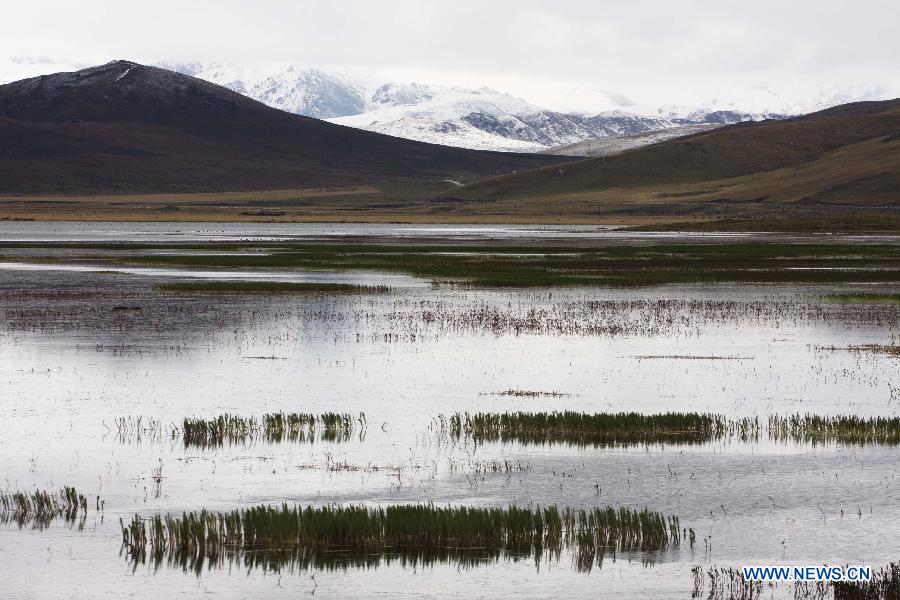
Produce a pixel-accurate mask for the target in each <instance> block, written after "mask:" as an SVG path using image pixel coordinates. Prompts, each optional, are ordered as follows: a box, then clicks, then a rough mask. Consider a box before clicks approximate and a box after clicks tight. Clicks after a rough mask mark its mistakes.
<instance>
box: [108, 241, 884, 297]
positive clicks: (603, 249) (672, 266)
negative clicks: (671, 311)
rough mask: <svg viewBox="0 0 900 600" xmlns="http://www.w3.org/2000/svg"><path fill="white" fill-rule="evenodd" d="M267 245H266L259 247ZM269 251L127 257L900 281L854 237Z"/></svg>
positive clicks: (457, 274)
mask: <svg viewBox="0 0 900 600" xmlns="http://www.w3.org/2000/svg"><path fill="white" fill-rule="evenodd" d="M259 247H260V249H263V248H265V246H263V245H260V246H259ZM269 250H271V251H270V252H268V253H266V254H260V253H255V254H254V253H248V254H246V255H240V256H214V255H192V256H185V255H182V256H176V255H158V254H148V255H140V256H128V257H122V258H121V259H119V260H121V261H123V262H128V263H139V264H152V265H179V266H186V267H191V266H193V267H249V268H267V267H268V268H287V269H291V268H297V269H328V270H362V271H388V272H395V273H397V272H399V273H406V274H409V275H413V276H417V277H423V278H428V279H431V280H433V281H439V282H453V283H456V284H462V285H471V286H475V287H505V286H514V287H545V286H598V285H610V286H633V285H659V284H669V283H714V282H725V281H727V282H754V283H766V282H768V283H779V282H829V283H833V282H897V281H900V268H898V266H897V265H898V262H897V260H898V258H900V248H898V247H896V246H891V245H884V244H882V245H848V244H843V245H842V244H779V243H733V244H732V243H724V244H648V245H617V246H612V245H607V246H600V247H588V248H586V247H577V246H540V245H535V244H534V243H530V244H528V245H524V244H521V243H518V244H515V243H511V244H508V245H497V244H492V245H479V246H474V247H473V246H465V247H461V246H459V245H451V244H443V245H431V246H421V245H398V244H381V245H374V244H280V245H279V246H278V247H277V248H269Z"/></svg>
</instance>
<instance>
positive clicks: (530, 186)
mask: <svg viewBox="0 0 900 600" xmlns="http://www.w3.org/2000/svg"><path fill="white" fill-rule="evenodd" d="M445 198H446V199H447V200H453V201H455V202H457V203H458V204H459V203H479V204H482V205H495V206H502V205H507V206H508V205H510V204H513V205H514V206H517V207H518V210H520V211H524V212H528V211H534V212H541V211H543V212H546V213H547V214H551V215H552V214H556V215H591V214H593V215H596V216H602V215H606V216H611V215H636V214H642V215H645V216H648V215H668V216H673V217H678V216H682V217H716V218H727V217H744V218H748V217H754V218H773V217H783V216H787V215H793V216H795V217H806V218H813V217H822V216H828V215H833V216H835V217H836V218H837V217H842V218H843V217H844V216H849V217H850V218H851V219H865V218H867V216H866V215H871V214H874V213H878V214H881V215H885V216H886V217H887V219H888V220H890V219H892V218H894V216H896V211H897V209H898V207H900V101H897V100H894V101H887V102H865V103H856V104H848V105H844V106H839V107H836V108H833V109H829V110H825V111H822V112H819V113H814V114H811V115H807V116H804V117H800V118H795V119H790V120H786V121H769V122H763V123H748V124H740V125H733V126H730V127H724V128H721V129H716V130H713V131H710V132H705V133H701V134H698V135H694V136H690V137H687V138H680V139H677V140H672V141H669V142H664V143H661V144H658V145H654V146H650V147H646V148H641V149H637V150H632V151H629V152H625V153H623V154H620V155H618V156H609V157H602V158H595V159H588V160H583V161H579V162H575V163H570V164H567V165H562V166H555V167H550V168H542V169H536V170H533V171H529V172H525V173H517V174H512V175H506V176H501V177H494V178H489V179H484V180H481V181H478V182H475V183H472V184H469V185H467V186H465V187H463V188H460V189H458V190H453V191H450V192H447V193H445Z"/></svg>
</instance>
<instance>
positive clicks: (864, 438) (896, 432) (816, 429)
mask: <svg viewBox="0 0 900 600" xmlns="http://www.w3.org/2000/svg"><path fill="white" fill-rule="evenodd" d="M768 430H769V437H770V438H771V439H773V440H776V441H778V440H781V441H794V442H810V443H813V444H817V443H826V442H843V443H850V444H887V445H896V444H900V417H859V416H856V415H851V416H835V417H828V416H825V417H823V416H818V415H809V414H807V415H799V414H796V415H789V416H784V417H783V416H778V415H773V416H770V417H769V427H768Z"/></svg>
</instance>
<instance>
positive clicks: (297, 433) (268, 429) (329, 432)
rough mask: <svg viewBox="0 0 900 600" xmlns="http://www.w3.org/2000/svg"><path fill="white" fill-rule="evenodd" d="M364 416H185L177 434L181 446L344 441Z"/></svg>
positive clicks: (362, 423)
mask: <svg viewBox="0 0 900 600" xmlns="http://www.w3.org/2000/svg"><path fill="white" fill-rule="evenodd" d="M365 424H366V418H365V415H364V414H362V413H360V415H359V417H354V416H353V415H350V414H348V413H323V414H320V415H314V414H310V413H283V412H281V413H267V414H265V415H263V416H262V419H261V420H257V419H256V418H255V417H241V416H237V415H231V414H223V415H219V416H218V417H215V418H212V419H203V418H193V417H192V418H185V419H184V420H183V421H182V424H181V437H182V440H183V441H184V445H185V446H195V447H201V448H205V447H213V446H222V445H224V444H226V443H228V444H245V443H250V442H253V441H256V440H257V439H263V440H265V441H267V442H283V441H289V442H314V441H316V440H321V441H328V442H345V441H348V440H349V439H350V438H351V437H352V436H353V433H354V431H355V430H357V429H358V430H359V432H360V435H363V433H364V432H365Z"/></svg>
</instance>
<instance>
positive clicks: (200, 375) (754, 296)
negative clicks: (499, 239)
mask: <svg viewBox="0 0 900 600" xmlns="http://www.w3.org/2000/svg"><path fill="white" fill-rule="evenodd" d="M133 271H134V272H129V273H118V274H113V273H102V272H101V273H98V272H96V271H95V270H92V269H83V270H82V269H78V270H62V271H61V270H46V269H39V270H34V269H30V270H22V269H18V270H2V271H0V382H2V386H3V397H2V400H0V407H2V408H0V414H2V419H0V456H2V457H3V460H2V462H0V484H2V486H3V488H5V489H31V488H32V487H36V488H39V489H56V488H58V487H60V486H62V485H74V486H75V487H77V488H78V489H79V490H80V491H82V492H83V493H85V494H87V495H88V496H89V498H90V499H91V501H90V502H89V504H90V505H91V509H93V501H92V499H93V498H94V496H95V495H97V494H99V495H100V496H101V497H102V498H103V499H104V500H105V508H104V511H103V514H102V518H103V522H102V523H101V522H100V520H99V517H98V515H97V513H96V511H94V510H91V511H90V513H89V515H88V520H87V522H86V526H85V530H84V531H78V530H74V531H73V530H69V529H67V528H66V527H65V526H63V525H62V524H57V525H54V526H52V527H50V528H49V529H47V530H45V531H31V530H27V529H26V530H23V531H20V530H18V529H17V528H15V527H9V526H7V527H0V575H2V580H3V582H4V585H3V587H2V588H0V596H3V597H16V598H22V597H78V598H105V597H122V596H125V595H128V596H133V597H146V598H151V597H152V598H156V597H170V596H177V595H185V596H187V595H191V596H193V595H196V594H198V593H210V594H216V595H217V596H219V597H225V598H231V597H235V598H237V597H259V596H272V597H281V596H285V597H287V596H292V597H295V596H296V595H298V594H301V593H308V592H312V591H315V593H316V594H317V595H320V596H323V597H370V596H379V595H380V596H386V597H403V596H405V597H423V596H425V597H427V596H433V597H486V596H489V597H495V596H503V595H508V594H509V593H511V592H512V591H515V593H516V594H517V595H521V596H524V597H554V596H557V597H586V596H591V597H594V596H598V595H599V596H607V597H635V598H640V597H646V598H673V597H688V596H689V595H690V591H691V585H692V577H691V573H690V567H691V566H693V565H695V564H704V565H712V564H717V565H725V564H730V565H736V566H741V565H743V564H770V563H793V564H818V563H822V562H830V563H836V564H846V563H851V564H854V563H862V564H869V565H872V566H873V567H878V566H881V565H883V564H886V563H887V562H890V561H892V560H896V559H897V555H896V552H897V544H896V539H897V536H898V534H900V523H898V522H897V519H896V514H897V507H898V504H900V489H898V487H897V486H898V485H900V481H898V474H900V473H898V471H900V467H898V465H900V462H898V458H900V448H898V447H885V446H865V447H859V446H852V445H843V444H828V445H824V446H811V445H807V444H794V443H775V442H771V441H769V440H768V439H765V438H763V439H760V440H759V441H756V442H740V441H736V440H732V441H719V442H715V443H709V444H703V445H698V446H678V445H671V446H650V447H629V448H606V449H599V448H592V447H572V446H566V445H543V446H534V445H531V446H527V445H519V444H499V443H493V444H484V445H479V446H477V447H476V446H474V445H472V444H462V443H456V444H454V443H450V442H449V441H448V440H446V439H443V438H441V437H439V436H438V435H436V434H435V432H434V431H433V430H430V428H429V425H430V424H431V422H432V420H433V419H434V418H435V417H437V416H438V415H441V414H445V415H446V414H450V413H453V412H456V411H471V412H474V411H491V412H497V411H505V410H534V411H539V410H577V411H584V412H597V411H620V410H623V411H632V410H633V411H639V412H648V413H650V412H660V411H669V410H686V411H687V410H690V411H698V412H704V411H713V412H718V413H723V414H726V415H729V416H735V417H737V416H756V415H758V416H760V417H762V418H765V416H766V415H768V414H770V413H780V414H790V413H797V412H799V413H806V412H810V413H816V414H860V415H895V414H897V406H898V400H900V396H898V393H897V390H898V389H900V371H898V369H897V365H898V359H897V358H895V357H891V356H889V355H885V354H875V353H867V352H861V351H854V350H848V349H847V348H848V347H851V346H860V345H865V344H876V343H877V344H890V343H892V341H893V339H894V336H896V334H897V330H898V318H900V310H898V307H897V306H896V305H894V306H890V305H887V306H868V305H867V306H855V307H854V306H849V307H848V306H846V305H836V304H831V303H823V302H822V301H821V300H820V298H821V296H822V295H823V294H825V293H833V292H834V291H836V288H834V287H830V286H829V287H824V286H823V287H815V286H784V285H781V286H741V285H717V286H668V287H660V288H652V289H640V290H603V289H581V290H553V291H552V292H550V291H546V290H504V291H466V290H454V289H445V288H431V287H423V288H418V287H405V288H402V289H396V290H394V291H393V292H391V293H389V294H384V295H376V296H354V297H340V298H333V297H327V296H313V297H265V298H254V297H240V296H221V297H199V298H196V299H194V300H189V299H187V298H184V297H179V298H172V297H166V296H163V295H160V294H157V293H155V292H153V291H152V286H153V285H154V284H155V282H157V281H158V280H159V279H160V277H161V276H162V275H161V273H158V272H156V271H169V270H167V269H134V270H133ZM173 271H176V270H173ZM178 275H184V273H181V272H179V273H178ZM392 277H393V276H392ZM845 288H846V289H856V288H855V287H853V286H845ZM842 289H844V288H842ZM123 299H124V302H123ZM123 303H124V304H127V305H128V307H129V310H125V311H122V310H117V309H116V307H117V306H120V305H121V304H123ZM506 390H527V391H544V392H558V393H560V394H562V395H558V396H552V397H549V396H542V397H524V398H523V397H515V396H508V395H502V394H501V392H503V391H506ZM279 410H284V411H296V412H313V413H318V412H324V411H336V412H351V413H354V414H356V413H360V412H364V413H365V416H366V422H367V427H366V430H365V435H364V438H363V439H355V440H351V441H348V442H344V443H328V442H316V443H313V444H291V443H282V444H267V443H263V442H257V443H252V444H247V445H234V446H229V445H226V446H224V447H222V448H217V449H197V448H185V447H184V446H183V444H181V443H180V441H177V440H176V441H171V440H154V439H146V438H144V439H142V440H141V441H140V442H138V441H137V440H136V439H133V438H128V439H125V440H122V439H119V437H118V436H117V435H116V434H117V431H116V426H115V424H114V421H115V419H116V418H118V417H123V416H129V415H131V416H138V415H143V416H145V417H152V418H156V419H159V420H161V421H162V422H164V423H171V422H178V421H180V419H182V418H183V417H185V416H203V417H212V416H215V415H218V414H220V413H224V412H230V413H237V414H241V415H246V416H252V415H256V416H259V415H261V414H262V413H264V412H268V411H279ZM493 461H510V462H511V463H513V464H515V465H517V468H516V469H515V470H513V471H511V472H509V473H507V472H500V473H493V472H487V473H486V472H484V471H483V468H484V467H485V466H487V465H490V464H492V463H493ZM160 467H161V469H162V470H161V474H162V480H161V482H160V484H159V485H158V486H157V485H156V482H155V481H154V480H153V474H154V471H155V469H158V468H160ZM283 501H286V502H289V503H290V502H297V503H300V504H304V505H305V504H315V505H321V504H325V503H331V502H337V503H347V502H353V503H367V504H390V503H398V502H435V503H437V504H448V503H449V504H454V505H457V504H476V505H500V506H506V505H508V504H512V503H515V504H519V505H525V504H529V503H536V504H540V505H547V504H552V503H556V504H559V505H560V506H573V507H580V506H586V507H589V506H595V505H601V506H605V505H607V504H611V505H613V506H618V505H629V506H634V507H644V506H647V507H649V508H651V509H653V510H659V511H662V512H664V513H666V514H675V515H678V516H679V517H680V518H681V522H682V525H684V526H687V527H692V528H694V529H695V530H696V532H697V544H696V545H695V546H694V548H693V549H691V548H688V547H686V546H685V547H682V548H680V549H677V550H670V551H667V552H665V553H661V554H658V555H648V554H646V553H645V554H640V553H633V554H623V555H620V556H618V557H617V559H616V560H615V561H612V560H610V558H609V557H608V558H607V561H606V562H605V563H604V565H603V567H602V568H601V569H594V570H593V571H591V572H590V573H582V572H578V571H577V570H576V569H575V568H574V567H573V565H572V562H571V558H570V557H567V556H563V557H562V558H561V559H560V560H559V561H558V562H549V563H542V564H540V565H535V564H534V561H533V560H531V561H528V560H526V561H520V562H514V561H506V560H503V561H500V562H497V563H491V564H487V565H482V566H475V567H470V568H460V567H458V566H456V565H453V564H437V565H434V566H430V567H424V568H422V567H419V568H416V569H412V568H404V567H401V566H399V565H396V564H394V565H390V566H381V567H379V568H377V569H354V568H348V569H345V570H336V571H312V572H299V573H296V572H295V573H282V574H280V575H279V574H273V573H262V572H261V571H257V570H251V571H247V570H246V569H241V568H238V567H235V568H233V569H231V570H227V569H226V570H213V571H210V572H206V573H204V574H202V575H201V576H200V577H196V576H195V575H194V574H192V573H185V572H182V570H181V569H178V568H167V567H165V566H164V567H163V568H161V569H160V570H159V571H154V570H153V569H152V568H150V567H148V566H146V565H145V566H139V567H138V568H137V569H136V570H135V571H132V568H131V566H130V565H129V564H128V562H127V561H126V560H125V559H124V558H123V557H121V556H120V555H119V545H120V541H121V535H120V532H119V518H120V517H122V518H125V519H128V518H130V517H131V516H132V515H133V514H134V513H135V512H138V513H140V514H147V515H149V514H154V513H156V512H166V511H172V512H180V511H182V510H195V509H198V508H201V507H206V508H212V509H223V510H224V509H232V508H235V507H238V506H248V505H255V504H259V503H280V502H283ZM841 511H843V515H842V513H841ZM645 561H650V562H652V563H653V564H652V565H649V566H645V565H644V564H642V562H645ZM512 586H514V587H512ZM783 591H784V590H783ZM785 592H786V591H785Z"/></svg>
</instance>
